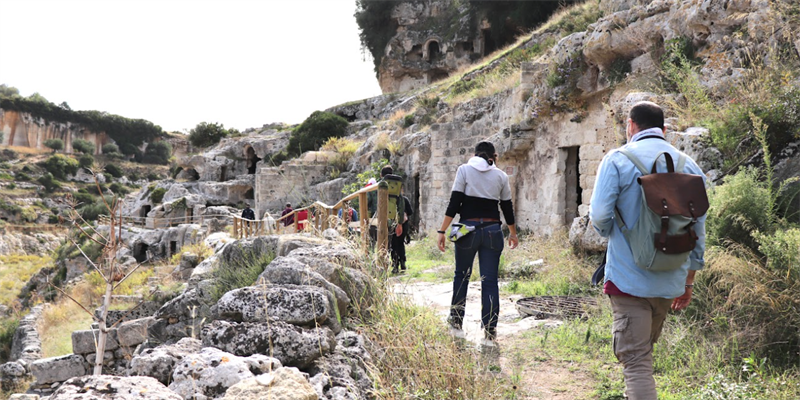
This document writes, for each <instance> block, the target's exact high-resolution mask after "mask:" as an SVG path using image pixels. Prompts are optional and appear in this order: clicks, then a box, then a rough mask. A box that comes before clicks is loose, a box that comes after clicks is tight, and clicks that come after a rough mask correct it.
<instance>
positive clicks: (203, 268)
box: [31, 235, 372, 400]
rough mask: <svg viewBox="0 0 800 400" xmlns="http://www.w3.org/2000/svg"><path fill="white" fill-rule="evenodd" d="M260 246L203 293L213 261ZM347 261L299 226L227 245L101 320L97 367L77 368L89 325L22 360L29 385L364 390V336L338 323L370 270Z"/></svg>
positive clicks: (127, 390)
mask: <svg viewBox="0 0 800 400" xmlns="http://www.w3.org/2000/svg"><path fill="white" fill-rule="evenodd" d="M266 253H273V254H276V255H277V257H276V258H274V260H273V261H272V262H270V263H269V264H268V265H266V266H265V269H264V272H263V273H262V274H261V276H260V277H259V279H258V282H254V285H253V286H248V287H242V288H238V289H234V290H231V291H229V292H227V293H225V294H224V295H223V296H222V297H221V298H220V299H219V301H216V302H214V301H213V300H212V296H211V291H212V287H213V286H214V278H213V273H212V272H213V271H214V270H215V269H218V268H226V266H230V265H236V264H235V263H236V262H241V261H243V260H248V259H249V258H248V257H249V255H250V254H266ZM204 263H205V264H206V265H203V264H204ZM357 265H358V260H357V258H356V257H355V256H354V254H353V253H352V252H351V251H350V249H349V247H348V246H347V245H346V244H344V243H340V242H334V241H328V240H322V239H316V238H309V237H305V236H300V235H284V236H280V237H278V236H265V237H259V238H255V239H247V240H240V241H235V242H231V243H228V244H227V245H225V246H224V247H223V248H222V249H221V250H220V251H218V252H217V253H216V254H215V255H214V256H212V257H210V258H209V259H207V260H205V261H204V262H203V263H201V264H199V265H197V266H196V267H195V268H194V269H193V270H192V271H191V277H190V279H189V281H190V283H189V285H187V287H186V289H185V290H184V292H183V293H182V294H181V295H179V296H178V297H176V298H174V299H172V300H171V301H169V302H167V303H166V304H164V305H163V306H161V308H159V309H158V310H157V311H156V312H154V313H153V315H151V316H145V317H143V318H139V319H135V320H130V321H124V322H122V323H120V324H119V325H118V326H117V327H116V328H114V329H111V331H110V332H109V337H108V344H107V347H106V349H105V350H106V353H105V354H106V357H105V361H104V365H105V368H107V369H104V373H106V374H109V375H102V376H92V377H89V376H85V375H86V374H89V373H91V365H92V364H93V362H94V359H95V354H96V353H95V351H96V349H95V344H94V343H95V341H94V338H95V337H96V334H97V331H93V330H86V331H77V332H73V336H72V337H73V351H74V354H70V355H66V356H61V357H53V358H48V359H43V360H39V361H36V362H34V363H33V365H32V368H31V370H32V373H33V376H34V377H35V378H36V382H35V383H34V385H33V387H34V388H37V389H39V392H38V393H39V394H48V393H51V392H52V390H55V392H52V394H51V395H50V400H56V399H71V398H74V397H72V396H74V395H75V394H76V393H78V392H80V393H87V394H92V395H93V396H96V397H89V398H98V399H127V398H134V397H135V393H145V392H146V393H147V396H150V397H147V396H146V397H136V398H163V399H170V398H176V399H177V398H184V399H222V398H236V399H245V398H263V396H264V393H270V396H273V397H271V398H285V399H367V398H371V394H370V390H371V388H372V382H371V380H370V378H369V374H368V372H367V363H369V362H370V361H371V355H370V351H369V350H368V349H369V347H370V346H369V343H368V342H367V341H366V340H365V338H364V337H362V336H361V335H359V334H358V333H357V332H353V331H349V330H347V329H346V327H344V326H343V325H342V322H343V321H344V320H345V319H346V318H347V316H348V314H349V312H350V310H351V309H352V306H353V304H352V299H368V298H369V296H368V293H369V287H370V285H371V284H372V282H371V278H370V277H369V276H367V275H366V274H364V273H363V272H361V271H360V270H359V269H357V268H356V267H357ZM126 376H129V378H126ZM133 376H143V377H147V378H144V379H135V378H132V377H133ZM110 388H113V390H110Z"/></svg>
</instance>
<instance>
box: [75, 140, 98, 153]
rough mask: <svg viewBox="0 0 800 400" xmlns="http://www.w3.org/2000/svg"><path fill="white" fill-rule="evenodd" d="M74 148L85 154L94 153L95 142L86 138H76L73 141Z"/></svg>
mask: <svg viewBox="0 0 800 400" xmlns="http://www.w3.org/2000/svg"><path fill="white" fill-rule="evenodd" d="M72 150H75V151H79V152H81V153H83V154H94V143H92V142H90V141H88V140H85V139H75V140H73V141H72Z"/></svg>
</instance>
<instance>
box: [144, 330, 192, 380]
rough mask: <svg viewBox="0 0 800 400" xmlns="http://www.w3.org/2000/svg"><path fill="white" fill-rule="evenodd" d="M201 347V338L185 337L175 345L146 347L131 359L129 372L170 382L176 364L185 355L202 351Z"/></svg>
mask: <svg viewBox="0 0 800 400" xmlns="http://www.w3.org/2000/svg"><path fill="white" fill-rule="evenodd" d="M201 347H202V344H201V342H200V341H199V340H197V339H191V338H184V339H181V340H180V341H178V343H175V344H173V345H167V346H160V347H157V348H152V349H145V350H144V351H142V352H141V354H138V355H136V356H134V357H133V359H131V363H130V368H129V373H130V375H140V376H150V377H153V378H155V379H157V380H158V381H159V382H161V383H163V384H165V385H166V384H169V382H170V381H171V380H172V372H173V370H174V369H175V366H176V365H177V364H178V363H179V362H180V361H181V360H182V359H183V358H184V357H186V356H188V355H189V354H193V353H196V352H198V351H200V349H201Z"/></svg>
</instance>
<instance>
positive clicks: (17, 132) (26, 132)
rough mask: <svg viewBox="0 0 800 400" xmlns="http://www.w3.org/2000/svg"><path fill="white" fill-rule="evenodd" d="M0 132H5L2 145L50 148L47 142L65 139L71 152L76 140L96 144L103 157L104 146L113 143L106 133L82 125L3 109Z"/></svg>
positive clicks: (97, 150) (1, 111)
mask: <svg viewBox="0 0 800 400" xmlns="http://www.w3.org/2000/svg"><path fill="white" fill-rule="evenodd" d="M0 130H1V131H2V132H3V138H2V141H0V145H3V146H21V147H31V148H34V149H46V147H45V146H44V141H45V140H47V139H61V140H63V141H64V151H65V152H67V153H71V152H72V141H73V140H75V139H84V140H88V141H90V142H92V143H94V147H95V150H94V151H95V154H101V153H102V147H103V145H104V144H106V143H109V142H111V139H110V138H109V137H108V135H106V133H105V132H91V131H88V130H86V129H85V128H83V127H82V126H81V125H77V124H72V123H69V122H65V123H60V122H50V121H45V120H44V119H42V118H36V117H33V116H31V115H30V114H27V113H20V112H17V111H8V110H3V109H0Z"/></svg>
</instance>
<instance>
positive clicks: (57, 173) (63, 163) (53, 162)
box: [43, 154, 80, 181]
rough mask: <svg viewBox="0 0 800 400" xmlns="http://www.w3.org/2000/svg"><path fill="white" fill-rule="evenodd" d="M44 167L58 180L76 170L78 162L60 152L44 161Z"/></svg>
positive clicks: (78, 166) (78, 165)
mask: <svg viewBox="0 0 800 400" xmlns="http://www.w3.org/2000/svg"><path fill="white" fill-rule="evenodd" d="M43 167H44V169H45V170H47V172H49V173H51V174H53V177H55V178H56V179H60V180H62V181H63V180H65V179H67V175H74V174H75V173H76V172H78V168H80V164H79V163H78V161H77V160H75V159H74V158H72V157H67V156H65V155H62V154H54V155H52V156H50V158H48V159H47V161H45V162H44V165H43Z"/></svg>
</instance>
